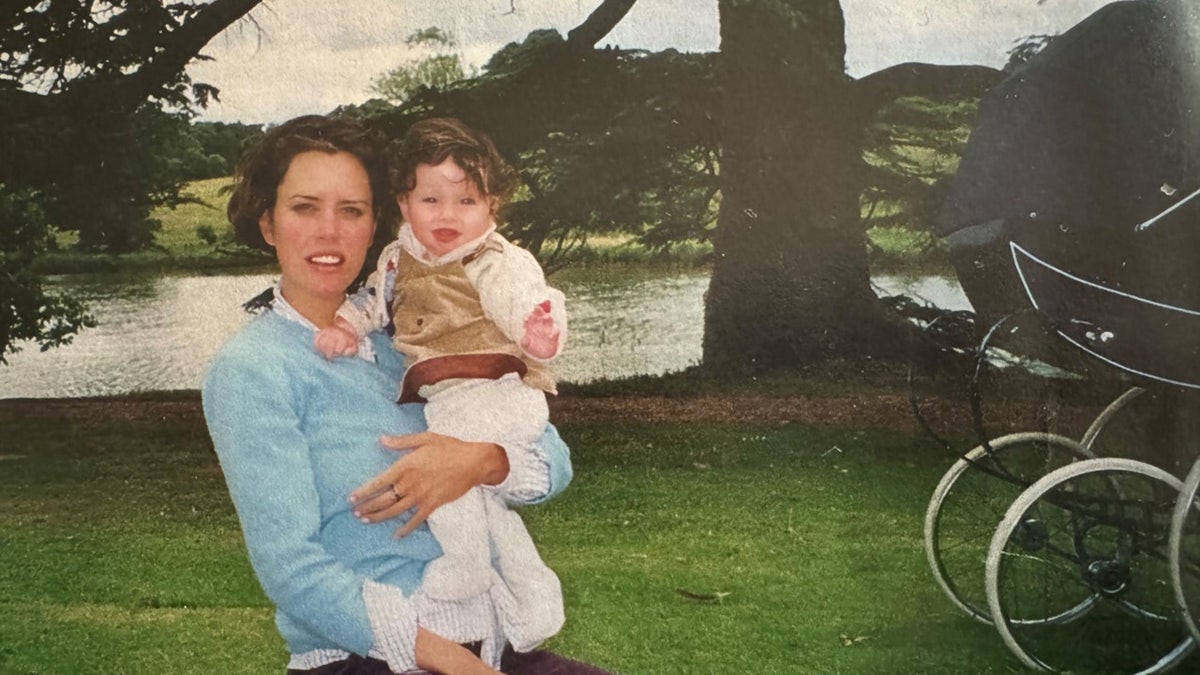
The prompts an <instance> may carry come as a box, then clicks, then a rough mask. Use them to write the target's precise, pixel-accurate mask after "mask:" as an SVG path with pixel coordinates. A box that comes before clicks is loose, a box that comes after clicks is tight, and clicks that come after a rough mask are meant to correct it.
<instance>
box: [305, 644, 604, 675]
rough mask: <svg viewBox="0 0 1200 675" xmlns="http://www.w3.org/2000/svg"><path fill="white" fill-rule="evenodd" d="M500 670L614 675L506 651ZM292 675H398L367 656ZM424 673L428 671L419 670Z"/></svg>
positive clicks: (548, 656) (543, 655)
mask: <svg viewBox="0 0 1200 675" xmlns="http://www.w3.org/2000/svg"><path fill="white" fill-rule="evenodd" d="M500 670H501V671H502V672H504V673H505V675H612V674H611V673H609V672H608V671H607V670H601V669H599V668H597V667H595V666H589V665H588V664H586V663H581V662H579V661H573V660H571V659H568V658H566V657H565V656H559V655H558V654H555V653H553V652H547V651H541V650H534V651H531V652H527V653H524V654H520V653H517V652H514V651H513V650H512V649H511V648H510V649H507V650H505V652H504V655H503V656H501V657H500ZM287 672H288V675H397V674H396V673H393V672H392V670H391V669H389V668H388V665H387V663H385V662H384V661H380V660H379V659H373V658H370V657H367V656H358V655H357V654H354V655H351V656H350V658H348V659H345V660H343V661H337V662H334V663H327V664H325V665H323V666H321V667H320V668H313V669H311V670H294V669H292V670H288V671H287ZM416 672H424V671H416Z"/></svg>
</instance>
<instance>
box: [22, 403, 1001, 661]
mask: <svg viewBox="0 0 1200 675" xmlns="http://www.w3.org/2000/svg"><path fill="white" fill-rule="evenodd" d="M3 426H4V429H5V434H4V436H5V438H6V440H4V441H2V442H0V672H3V673H73V672H80V671H85V672H89V673H143V672H144V673H155V672H172V673H190V672H196V673H201V672H204V673H210V672H228V673H235V672H239V673H240V672H244V673H263V672H280V671H281V668H282V664H283V663H284V662H285V660H286V656H285V654H284V648H283V644H282V642H281V640H280V638H279V637H278V636H277V635H276V633H275V631H274V628H273V626H272V619H271V610H270V608H269V606H268V603H267V602H266V600H265V599H264V598H263V596H262V594H261V592H260V591H259V589H258V586H257V583H256V582H255V579H254V577H253V574H252V572H251V570H250V568H249V565H248V563H247V561H246V558H245V554H244V551H243V548H242V542H241V537H240V534H239V531H238V527H237V522H236V519H235V517H234V515H233V512H232V507H231V506H230V504H229V501H228V497H227V495H226V493H225V488H224V484H223V482H222V478H221V475H220V472H219V469H218V467H217V465H216V461H215V457H214V456H213V454H212V451H211V449H210V446H209V444H208V440H207V436H206V433H205V431H204V428H203V423H202V421H200V420H199V419H194V418H187V419H184V420H182V421H177V420H172V421H168V422H164V421H162V420H161V419H158V418H157V417H155V418H152V419H134V420H115V421H98V420H92V421H66V422H61V421H56V420H52V419H49V418H48V417H46V416H41V417H39V416H38V415H36V414H35V415H27V416H23V417H21V418H20V419H17V418H16V417H15V416H11V415H10V416H9V417H8V418H4V419H3ZM562 432H563V435H564V437H566V439H567V440H568V442H569V443H570V445H571V447H572V450H573V456H574V461H575V468H576V479H575V482H574V483H573V485H572V487H571V489H569V490H568V492H567V493H566V494H565V495H564V496H563V497H561V498H559V499H558V500H555V501H554V502H551V503H550V504H548V505H545V506H542V507H538V508H533V509H529V510H527V511H526V519H527V522H528V523H529V526H530V528H531V530H532V531H533V533H534V536H535V537H536V539H537V540H538V542H539V545H540V548H541V550H542V552H543V555H544V556H545V558H546V560H547V561H548V562H549V563H550V564H551V566H552V567H554V568H555V569H556V570H557V571H558V572H559V574H560V576H561V577H562V580H563V584H564V588H565V593H566V600H567V606H568V623H567V627H566V629H565V630H564V631H563V633H562V634H561V635H560V636H558V637H556V638H555V639H554V640H553V641H552V643H551V644H550V645H549V646H550V647H551V648H553V649H556V650H558V651H561V652H563V653H566V654H569V655H572V656H574V657H577V658H582V659H584V660H587V661H593V662H596V663H598V664H602V665H604V666H606V667H608V668H611V669H614V670H617V671H620V672H624V673H736V672H748V670H749V671H753V672H763V673H884V672H921V673H966V672H972V673H1007V672H1018V671H1019V670H1020V669H1019V668H1018V667H1017V666H1016V662H1015V661H1014V659H1012V658H1011V657H1009V656H1008V655H1007V653H1006V652H1005V650H1004V647H1003V646H1002V645H1001V643H1000V641H999V639H998V638H997V636H996V635H995V634H994V632H993V631H992V630H990V629H989V628H987V627H985V626H982V625H979V624H977V623H975V622H973V621H971V620H969V619H967V618H965V617H963V616H960V615H958V614H957V613H956V611H955V610H953V609H952V608H951V606H950V604H949V603H948V602H947V601H946V600H945V599H944V598H942V597H941V596H940V594H939V592H938V590H937V589H936V588H935V586H934V584H933V582H932V580H931V579H930V577H929V574H928V572H927V570H926V568H925V562H924V558H923V555H922V553H921V539H920V517H921V513H922V511H923V508H924V504H925V502H926V500H927V499H928V496H929V493H930V491H931V490H932V488H933V485H934V484H935V483H936V481H937V478H938V477H939V475H940V474H941V472H942V471H943V470H944V469H945V467H946V465H947V462H946V461H945V459H944V457H942V456H941V455H940V454H938V453H930V452H928V451H926V452H918V451H914V447H913V446H914V441H913V440H912V439H911V438H909V437H907V436H906V435H903V434H895V433H888V432H875V431H840V430H818V429H809V428H801V427H790V426H785V427H782V428H774V429H762V428H749V427H747V428H741V427H727V426H725V427H723V426H705V425H691V426H686V427H685V426H675V425H634V424H628V425H614V424H609V423H603V424H601V423H596V424H568V425H564V426H563V429H562ZM685 594H696V595H701V596H720V598H721V599H720V600H719V601H717V600H713V601H704V600H697V599H692V598H689V597H686V595H685ZM847 642H848V643H849V644H848V645H847V644H846V643H847ZM749 664H754V665H752V666H751V665H749Z"/></svg>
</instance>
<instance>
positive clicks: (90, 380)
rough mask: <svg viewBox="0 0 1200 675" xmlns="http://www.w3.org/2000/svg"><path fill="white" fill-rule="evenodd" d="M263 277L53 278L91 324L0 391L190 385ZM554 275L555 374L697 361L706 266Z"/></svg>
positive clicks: (926, 284) (8, 375) (568, 378)
mask: <svg viewBox="0 0 1200 675" xmlns="http://www.w3.org/2000/svg"><path fill="white" fill-rule="evenodd" d="M873 281H874V282H875V284H876V285H877V286H878V287H879V288H880V289H881V290H880V293H882V294H894V293H905V294H907V295H910V296H913V297H914V298H916V299H918V300H926V301H928V302H931V303H933V304H935V305H937V306H939V307H945V308H947V309H970V304H969V303H968V302H967V301H966V298H965V297H964V296H963V294H962V291H961V290H960V289H959V288H958V285H957V283H956V281H955V280H954V279H953V278H952V277H936V276H908V277H906V276H900V275H888V276H880V277H876V278H875V279H874V280H873ZM273 282H274V277H273V276H271V275H223V276H168V277H120V278H114V277H111V276H109V277H82V276H73V277H60V278H55V279H52V280H51V283H52V284H53V285H54V286H55V287H56V289H55V290H59V291H66V292H70V293H71V294H73V295H75V296H76V297H79V298H81V299H84V300H86V301H87V302H88V304H89V306H90V308H91V312H92V314H93V315H94V316H95V317H96V319H97V321H98V325H97V326H96V327H95V328H90V329H87V330H85V331H83V332H82V333H80V334H79V335H78V336H76V338H75V341H74V343H72V344H71V345H68V346H66V347H62V348H58V349H52V350H50V351H48V352H45V353H42V352H39V351H38V350H37V347H36V345H27V346H26V347H25V349H24V350H23V351H21V352H19V353H17V354H14V355H12V356H11V357H10V358H9V362H10V363H9V365H8V366H0V398H23V397H33V398H49V397H78V396H100V395H110V394H124V393H129V392H136V391H155V390H169V389H195V388H197V387H198V386H199V384H200V379H201V377H202V376H203V372H204V368H205V366H206V365H207V364H208V362H209V361H210V360H211V359H212V356H213V354H215V353H216V351H217V349H219V348H220V346H221V345H222V344H223V343H224V342H225V340H227V339H228V338H229V336H230V335H232V334H233V333H234V332H235V331H237V329H238V328H239V327H240V326H242V325H243V324H244V323H245V322H246V321H247V320H248V319H249V316H248V315H247V314H246V313H245V312H243V311H242V309H241V303H242V302H244V301H245V300H247V299H249V298H251V297H253V296H254V295H256V294H258V293H259V292H260V291H262V290H263V289H264V288H266V287H268V286H270V285H271V284H272V283H273ZM553 283H554V284H555V285H556V286H558V287H559V288H561V289H562V290H563V292H564V293H566V295H567V298H568V306H569V311H570V315H571V322H570V337H569V340H568V345H567V351H566V352H565V353H564V354H563V356H562V357H561V358H560V359H559V360H558V361H557V362H556V365H555V372H556V373H557V374H558V377H559V379H560V380H561V381H563V382H576V383H585V382H591V381H593V380H597V379H601V378H610V377H625V376H631V375H642V374H648V375H658V374H662V373H666V372H670V371H676V370H681V369H683V368H686V367H688V366H690V365H694V364H696V363H698V362H699V360H700V355H701V338H702V336H703V330H704V291H705V290H706V289H707V288H708V274H707V273H705V272H673V273H639V274H632V275H631V274H630V273H629V271H628V270H624V271H620V272H604V271H591V270H589V271H587V272H586V273H578V272H573V271H564V272H563V273H562V274H559V275H556V276H555V277H554V279H553Z"/></svg>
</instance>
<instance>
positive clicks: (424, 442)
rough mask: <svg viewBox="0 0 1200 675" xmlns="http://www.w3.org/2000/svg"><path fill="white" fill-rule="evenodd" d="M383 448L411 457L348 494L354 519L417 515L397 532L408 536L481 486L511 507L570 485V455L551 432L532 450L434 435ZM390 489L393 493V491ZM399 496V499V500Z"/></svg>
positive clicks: (389, 442) (388, 442) (388, 441)
mask: <svg viewBox="0 0 1200 675" xmlns="http://www.w3.org/2000/svg"><path fill="white" fill-rule="evenodd" d="M380 442H381V443H383V445H384V447H387V448H390V449H392V450H409V449H411V450H412V452H410V453H409V454H407V455H405V456H404V457H401V458H400V459H398V460H396V462H394V463H393V464H392V466H390V467H388V468H387V469H386V470H384V471H383V472H382V473H380V474H379V475H378V476H376V477H375V478H373V479H371V480H370V481H368V482H366V483H364V484H363V485H361V486H360V487H359V488H357V489H356V490H355V491H354V492H353V493H351V494H350V502H351V503H352V504H354V505H355V509H354V512H355V515H357V516H359V517H360V518H361V519H363V521H364V522H368V523H377V522H380V521H383V520H387V519H388V518H393V517H395V516H398V515H400V514H402V513H404V512H406V511H408V510H410V509H415V513H414V515H413V517H412V518H410V519H409V520H408V522H406V523H405V524H404V525H403V526H401V527H400V528H399V529H397V530H396V536H397V537H402V536H404V535H406V534H408V533H409V532H412V531H413V529H414V528H416V527H417V525H419V524H420V523H421V522H423V521H424V520H425V519H426V518H428V517H429V514H430V513H433V511H434V510H435V509H437V508H438V507H439V506H441V505H442V504H446V503H448V502H451V501H454V500H455V499H458V498H459V497H461V496H462V495H463V494H465V493H466V492H467V490H470V489H471V488H473V487H475V486H476V485H482V486H485V487H487V488H488V489H493V490H495V491H496V492H497V493H498V494H499V495H500V496H501V497H502V498H503V499H504V500H505V501H507V502H509V503H512V504H537V503H541V502H544V501H546V500H548V499H550V498H551V497H554V496H555V495H557V494H558V493H560V492H562V491H563V489H565V488H566V487H567V484H568V483H570V482H571V478H572V475H573V474H572V469H571V453H570V450H569V449H568V448H567V445H566V444H565V443H563V441H562V438H561V437H559V435H558V431H557V430H556V429H555V428H554V427H553V426H548V427H547V428H546V431H545V433H543V434H542V437H541V439H540V440H539V441H538V442H537V443H536V444H531V445H523V444H510V445H507V446H500V445H497V444H495V443H472V442H468V441H460V440H458V439H456V438H452V437H450V436H443V435H441V434H435V433H433V432H429V431H426V432H422V433H419V434H409V435H407V436H384V437H383V438H381V439H380ZM393 488H394V490H393ZM397 496H398V497H399V499H397Z"/></svg>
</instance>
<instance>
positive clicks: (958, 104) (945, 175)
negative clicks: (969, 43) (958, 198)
mask: <svg viewBox="0 0 1200 675" xmlns="http://www.w3.org/2000/svg"><path fill="white" fill-rule="evenodd" d="M977 109H978V106H977V99H975V98H974V97H953V98H947V99H943V100H935V99H931V98H925V97H904V98H900V99H897V100H895V101H893V102H892V103H890V104H888V105H886V106H884V107H883V108H882V109H881V110H880V111H879V113H878V114H877V115H876V116H875V119H874V120H872V121H871V123H870V124H869V125H868V127H867V129H866V140H865V141H864V144H863V145H864V147H863V159H864V161H865V163H866V167H865V168H864V171H865V174H866V175H865V180H864V181H863V182H864V188H863V191H862V197H861V203H862V208H863V217H864V219H865V221H866V223H867V225H868V227H906V228H909V229H912V230H928V229H929V228H931V227H932V225H933V222H934V215H935V214H936V211H937V209H939V208H940V207H941V203H942V199H943V196H944V193H945V190H946V189H947V188H948V186H949V181H950V180H951V179H952V178H953V176H954V172H955V171H956V170H957V169H958V160H959V158H960V157H961V156H962V151H963V149H964V148H965V147H966V144H967V137H968V136H969V135H970V132H971V126H972V124H973V123H974V119H975V114H976V112H977Z"/></svg>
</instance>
